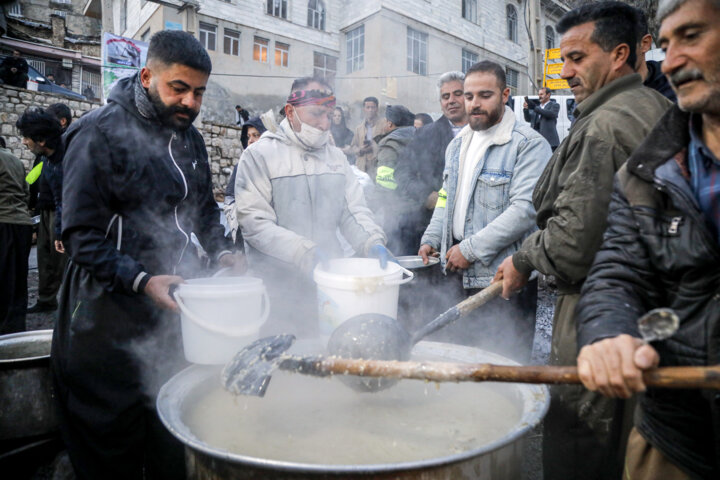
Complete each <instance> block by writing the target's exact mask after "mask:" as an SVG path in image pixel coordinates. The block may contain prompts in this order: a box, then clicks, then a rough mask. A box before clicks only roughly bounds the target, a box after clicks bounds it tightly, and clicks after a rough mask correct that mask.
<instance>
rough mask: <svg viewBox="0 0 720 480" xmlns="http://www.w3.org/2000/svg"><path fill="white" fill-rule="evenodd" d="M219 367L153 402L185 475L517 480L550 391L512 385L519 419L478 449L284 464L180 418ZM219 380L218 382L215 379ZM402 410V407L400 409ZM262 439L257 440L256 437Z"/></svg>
mask: <svg viewBox="0 0 720 480" xmlns="http://www.w3.org/2000/svg"><path fill="white" fill-rule="evenodd" d="M413 355H414V356H416V357H421V358H429V359H438V358H442V359H443V360H444V361H452V362H485V363H498V364H514V362H512V361H510V360H508V359H506V358H504V357H500V356H498V355H495V354H492V353H489V352H484V351H481V350H478V349H474V348H469V347H463V346H458V345H450V344H445V343H435V342H420V343H418V344H417V345H416V346H415V349H414V350H413ZM218 375H219V370H218V369H217V367H201V366H193V367H190V368H188V369H186V370H184V371H182V372H180V373H179V374H177V375H176V376H175V377H173V378H172V379H171V380H170V381H168V382H167V383H166V384H165V385H164V386H163V387H162V389H161V391H160V394H159V396H158V400H157V408H158V413H159V415H160V418H161V419H162V421H163V423H164V424H165V426H166V427H167V428H168V430H170V432H171V433H172V434H173V435H174V436H175V437H177V438H178V439H179V440H181V441H182V442H183V443H184V444H185V446H186V448H185V452H186V463H187V467H188V478H190V479H203V480H215V479H217V480H220V479H223V480H228V479H283V480H290V479H292V480H300V479H303V480H305V479H343V480H345V479H370V478H372V479H388V480H389V479H402V480H406V479H417V480H485V479H493V480H501V479H507V480H515V479H518V478H521V471H520V468H521V464H522V461H521V455H522V451H523V439H524V437H525V435H526V434H527V432H528V431H529V430H531V429H532V428H533V427H534V426H535V425H537V424H538V423H539V422H540V420H541V419H542V417H543V416H544V415H545V413H546V411H547V408H548V404H549V394H548V391H547V388H546V387H545V386H540V385H512V386H507V387H508V388H509V390H510V391H511V392H512V397H513V398H512V401H513V402H514V403H517V404H518V406H519V407H520V408H522V414H521V418H520V421H518V423H517V424H516V425H515V426H514V428H512V429H511V430H510V431H508V432H507V433H506V434H505V435H503V436H502V437H501V438H499V439H498V440H496V441H495V442H492V443H489V444H486V445H484V446H482V447H481V448H477V449H474V450H468V451H465V452H462V453H459V454H455V455H450V456H446V457H439V458H433V459H429V460H422V461H416V462H405V463H395V464H377V465H334V464H329V465H319V464H303V463H293V462H283V461H276V460H269V459H263V458H256V457H250V456H244V455H238V454H234V453H230V452H228V451H225V450H222V449H219V448H216V447H214V446H213V445H208V444H207V443H205V442H203V441H202V440H200V439H198V438H197V437H196V436H195V435H194V434H193V433H192V432H191V431H190V429H189V428H188V426H187V425H186V424H185V423H184V422H183V416H184V413H185V412H186V411H188V409H189V408H192V405H188V404H186V403H192V402H190V401H188V402H186V401H185V400H186V399H188V398H191V397H192V394H193V393H194V392H196V391H198V390H199V389H201V388H203V384H204V385H207V382H208V380H209V379H211V378H212V377H213V376H218ZM218 382H219V380H218ZM399 408H400V407H399ZM258 441H261V439H258Z"/></svg>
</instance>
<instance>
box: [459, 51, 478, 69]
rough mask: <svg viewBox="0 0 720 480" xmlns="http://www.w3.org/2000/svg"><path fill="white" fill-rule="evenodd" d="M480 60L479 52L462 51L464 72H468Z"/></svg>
mask: <svg viewBox="0 0 720 480" xmlns="http://www.w3.org/2000/svg"><path fill="white" fill-rule="evenodd" d="M477 61H478V54H477V53H473V52H470V51H468V50H465V49H464V48H463V51H462V72H463V73H467V71H468V68H470V67H472V66H473V65H474V64H476V63H477Z"/></svg>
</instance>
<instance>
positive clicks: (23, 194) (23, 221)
mask: <svg viewBox="0 0 720 480" xmlns="http://www.w3.org/2000/svg"><path fill="white" fill-rule="evenodd" d="M29 199H30V187H29V185H28V184H27V182H26V181H25V167H23V164H22V162H21V161H20V160H18V159H17V157H15V155H13V154H12V153H10V150H8V149H7V148H0V223H12V224H15V225H32V221H31V220H30V214H29V213H28V200H29Z"/></svg>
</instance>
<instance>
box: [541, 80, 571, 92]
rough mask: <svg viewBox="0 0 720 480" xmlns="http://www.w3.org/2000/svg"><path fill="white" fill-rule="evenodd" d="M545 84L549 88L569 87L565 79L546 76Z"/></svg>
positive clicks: (560, 88)
mask: <svg viewBox="0 0 720 480" xmlns="http://www.w3.org/2000/svg"><path fill="white" fill-rule="evenodd" d="M545 86H546V87H548V88H549V89H550V90H562V89H564V88H570V85H568V82H567V80H563V79H562V78H548V79H547V80H545Z"/></svg>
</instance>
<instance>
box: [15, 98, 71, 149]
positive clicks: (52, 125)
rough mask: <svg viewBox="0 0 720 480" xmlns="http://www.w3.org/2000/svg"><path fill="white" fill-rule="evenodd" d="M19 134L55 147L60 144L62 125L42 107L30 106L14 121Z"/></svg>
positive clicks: (48, 146)
mask: <svg viewBox="0 0 720 480" xmlns="http://www.w3.org/2000/svg"><path fill="white" fill-rule="evenodd" d="M15 126H16V127H17V129H18V130H19V131H20V135H22V136H23V137H27V138H29V139H30V140H32V141H33V142H42V141H44V142H45V146H46V147H47V148H50V149H55V148H57V146H58V145H59V144H60V137H61V136H62V133H63V131H62V127H61V126H60V122H59V121H58V119H57V118H55V116H54V115H52V114H50V113H48V112H46V111H45V110H43V109H42V108H37V107H30V108H28V109H26V110H25V111H24V112H23V114H22V116H21V117H20V118H19V119H18V121H17V122H16V123H15Z"/></svg>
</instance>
